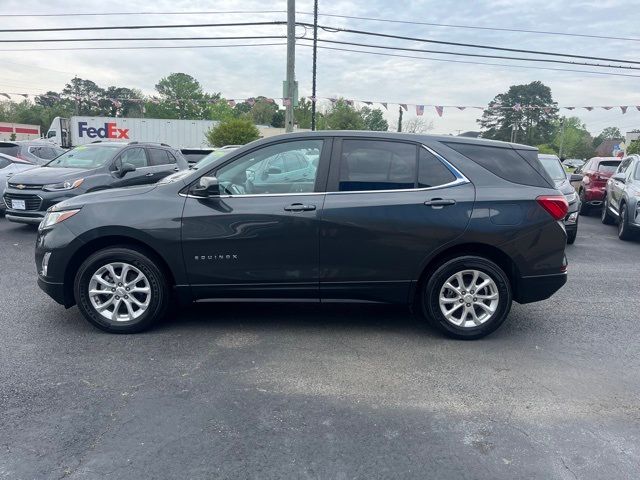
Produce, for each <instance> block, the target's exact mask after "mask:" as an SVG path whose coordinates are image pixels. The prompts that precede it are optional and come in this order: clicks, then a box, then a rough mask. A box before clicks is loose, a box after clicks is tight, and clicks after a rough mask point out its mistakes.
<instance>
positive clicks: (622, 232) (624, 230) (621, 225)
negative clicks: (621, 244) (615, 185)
mask: <svg viewBox="0 0 640 480" xmlns="http://www.w3.org/2000/svg"><path fill="white" fill-rule="evenodd" d="M632 234H633V232H632V231H631V227H630V226H629V214H628V213H627V206H626V205H625V204H624V203H621V204H620V219H619V220H618V238H619V239H620V240H631V237H632V236H633V235H632Z"/></svg>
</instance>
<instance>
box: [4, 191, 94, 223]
mask: <svg viewBox="0 0 640 480" xmlns="http://www.w3.org/2000/svg"><path fill="white" fill-rule="evenodd" d="M81 193H82V192H76V191H74V192H73V193H72V192H71V191H65V192H47V191H44V190H41V189H40V190H38V189H27V190H18V189H16V188H7V189H6V190H5V192H4V196H3V198H2V204H3V206H6V211H5V215H6V217H7V220H9V221H11V222H16V223H28V224H31V225H37V224H39V223H40V222H41V221H42V219H43V218H44V216H45V214H46V213H47V209H48V208H49V207H51V206H53V205H55V204H56V203H60V202H62V201H63V200H67V199H69V198H72V197H75V196H77V195H80V194H81ZM14 199H15V200H22V201H24V203H25V207H26V208H25V209H24V210H17V209H15V208H12V205H13V204H12V201H13V200H14Z"/></svg>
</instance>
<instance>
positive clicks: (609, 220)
mask: <svg viewBox="0 0 640 480" xmlns="http://www.w3.org/2000/svg"><path fill="white" fill-rule="evenodd" d="M600 220H601V221H602V223H604V224H605V225H613V224H614V223H615V218H614V217H613V215H611V212H609V200H608V199H607V197H604V200H603V202H602V213H601V215H600Z"/></svg>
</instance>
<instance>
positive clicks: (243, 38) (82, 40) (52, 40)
mask: <svg viewBox="0 0 640 480" xmlns="http://www.w3.org/2000/svg"><path fill="white" fill-rule="evenodd" d="M275 38H287V37H286V36H285V35H257V36H252V37H246V36H233V37H114V38H43V39H34V38H27V39H19V40H4V39H0V43H41V42H47V43H51V42H122V41H144V42H147V41H148V42H157V41H181V40H264V39H275Z"/></svg>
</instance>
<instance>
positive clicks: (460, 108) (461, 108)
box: [456, 107, 467, 111]
mask: <svg viewBox="0 0 640 480" xmlns="http://www.w3.org/2000/svg"><path fill="white" fill-rule="evenodd" d="M456 108H457V109H458V110H461V111H462V110H464V109H465V108H467V107H456Z"/></svg>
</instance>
